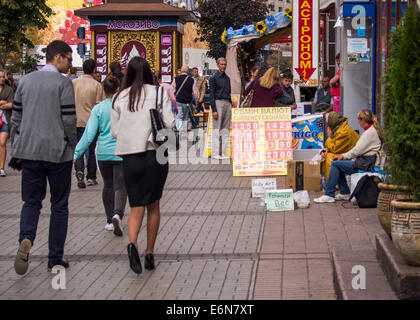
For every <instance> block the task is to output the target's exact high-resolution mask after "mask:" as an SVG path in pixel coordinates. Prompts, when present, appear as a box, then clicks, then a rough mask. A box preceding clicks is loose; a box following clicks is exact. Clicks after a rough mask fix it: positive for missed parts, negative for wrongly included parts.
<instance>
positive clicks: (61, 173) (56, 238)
mask: <svg viewBox="0 0 420 320" xmlns="http://www.w3.org/2000/svg"><path fill="white" fill-rule="evenodd" d="M71 169H72V161H67V162H63V163H53V162H47V161H34V160H22V200H23V202H24V204H23V207H22V212H21V214H20V234H19V243H20V242H22V240H23V239H29V240H30V241H31V242H32V244H33V243H34V240H35V237H36V231H37V227H38V220H39V214H40V212H41V208H42V200H44V199H45V195H46V192H47V180H48V182H49V185H50V193H51V216H50V231H49V238H48V247H49V253H48V261H49V262H57V261H59V260H61V259H62V258H63V254H64V243H65V242H66V236H67V226H68V218H69V206H68V200H69V195H70V189H71Z"/></svg>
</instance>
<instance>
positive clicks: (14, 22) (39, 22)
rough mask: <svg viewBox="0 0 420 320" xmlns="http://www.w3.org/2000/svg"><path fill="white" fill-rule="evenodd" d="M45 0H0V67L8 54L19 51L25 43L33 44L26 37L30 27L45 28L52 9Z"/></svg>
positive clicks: (26, 44)
mask: <svg viewBox="0 0 420 320" xmlns="http://www.w3.org/2000/svg"><path fill="white" fill-rule="evenodd" d="M46 1H47V0H30V1H29V0H1V5H0V67H3V68H4V66H5V64H6V62H7V61H8V59H10V55H11V54H13V53H15V52H19V51H21V49H22V46H23V45H25V46H26V47H27V48H28V49H30V48H33V47H34V44H33V43H32V41H31V40H30V38H29V37H28V33H27V30H28V28H30V27H35V28H38V29H45V28H46V27H47V25H48V20H47V18H48V17H49V16H50V15H52V14H53V11H52V9H51V8H50V7H48V6H47V4H46Z"/></svg>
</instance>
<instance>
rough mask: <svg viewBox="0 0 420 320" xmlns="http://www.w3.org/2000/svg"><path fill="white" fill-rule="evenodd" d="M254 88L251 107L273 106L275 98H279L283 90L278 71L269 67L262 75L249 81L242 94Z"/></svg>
mask: <svg viewBox="0 0 420 320" xmlns="http://www.w3.org/2000/svg"><path fill="white" fill-rule="evenodd" d="M252 89H254V95H253V97H252V102H251V106H250V107H251V108H254V107H265V108H266V107H274V105H275V101H276V99H278V98H280V97H281V96H282V94H283V90H282V89H281V87H280V71H279V70H278V69H277V68H274V67H271V68H270V69H268V70H267V71H266V72H265V73H264V75H263V76H262V77H261V78H259V79H256V80H254V81H253V82H251V84H250V85H249V86H248V88H247V89H246V90H245V92H244V95H245V96H247V95H248V94H249V93H250V92H251V90H252Z"/></svg>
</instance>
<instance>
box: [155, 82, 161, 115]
mask: <svg viewBox="0 0 420 320" xmlns="http://www.w3.org/2000/svg"><path fill="white" fill-rule="evenodd" d="M159 87H160V86H156V101H155V109H156V110H158V98H159Z"/></svg>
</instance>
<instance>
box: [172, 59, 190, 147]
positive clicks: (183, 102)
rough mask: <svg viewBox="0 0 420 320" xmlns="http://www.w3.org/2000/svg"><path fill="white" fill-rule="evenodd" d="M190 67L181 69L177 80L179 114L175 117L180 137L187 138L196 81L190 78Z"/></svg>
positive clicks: (176, 94)
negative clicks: (189, 110)
mask: <svg viewBox="0 0 420 320" xmlns="http://www.w3.org/2000/svg"><path fill="white" fill-rule="evenodd" d="M188 71H189V67H188V66H183V67H182V68H181V75H179V76H178V77H176V78H175V80H174V81H175V97H176V105H177V107H178V113H177V115H176V117H175V121H176V128H177V130H179V131H181V133H180V137H181V138H183V139H185V138H186V137H187V129H188V105H189V104H190V103H191V100H192V98H193V86H194V80H193V79H192V78H191V77H190V76H188Z"/></svg>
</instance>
